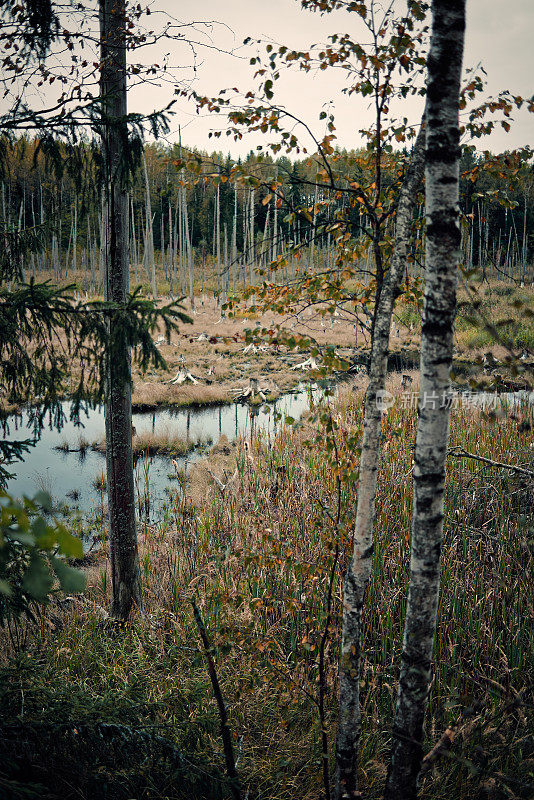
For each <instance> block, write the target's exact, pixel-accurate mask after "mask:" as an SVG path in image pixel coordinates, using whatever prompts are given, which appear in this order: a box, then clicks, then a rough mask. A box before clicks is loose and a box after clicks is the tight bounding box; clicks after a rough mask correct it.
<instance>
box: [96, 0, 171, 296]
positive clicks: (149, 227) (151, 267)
mask: <svg viewBox="0 0 534 800" xmlns="http://www.w3.org/2000/svg"><path fill="white" fill-rule="evenodd" d="M101 2H104V0H101ZM143 171H144V175H145V206H146V209H145V211H146V238H145V255H146V258H147V263H146V268H147V272H148V274H149V276H150V280H151V282H152V297H153V299H154V300H157V299H158V285H157V282H156V257H155V254H154V227H153V224H152V203H151V201H150V183H149V181H148V169H147V165H146V155H145V153H144V152H143Z"/></svg>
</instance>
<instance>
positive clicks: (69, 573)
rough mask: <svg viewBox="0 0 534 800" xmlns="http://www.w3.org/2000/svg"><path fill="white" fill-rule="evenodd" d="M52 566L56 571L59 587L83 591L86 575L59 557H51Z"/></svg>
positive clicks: (69, 590)
mask: <svg viewBox="0 0 534 800" xmlns="http://www.w3.org/2000/svg"><path fill="white" fill-rule="evenodd" d="M50 561H51V563H52V568H53V570H54V572H55V573H56V575H57V577H58V580H59V582H60V584H61V588H62V589H63V591H65V592H83V591H84V589H85V584H86V577H85V575H84V574H83V572H82V571H81V570H80V569H75V568H74V567H69V566H68V565H67V564H65V562H64V561H61V559H59V558H51V559H50Z"/></svg>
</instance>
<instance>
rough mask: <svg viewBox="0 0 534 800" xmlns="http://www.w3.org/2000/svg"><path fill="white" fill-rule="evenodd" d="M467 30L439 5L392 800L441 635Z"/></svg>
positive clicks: (411, 793)
mask: <svg viewBox="0 0 534 800" xmlns="http://www.w3.org/2000/svg"><path fill="white" fill-rule="evenodd" d="M464 31H465V0H434V2H433V3H432V38H431V42H430V51H429V55H428V77H427V141H426V156H425V179H426V220H427V228H426V270H425V295H424V311H423V327H422V335H421V387H420V396H419V423H418V427H417V438H416V444H415V465H414V487H415V488H414V503H413V518H412V551H411V563H410V589H409V593H408V606H407V610H406V623H405V629H404V642H403V652H402V664H401V673H400V683H399V692H398V697H397V706H396V709H395V720H394V724H393V745H392V753H391V763H390V767H389V772H388V777H387V782H386V794H385V797H386V800H413V798H415V797H416V794H417V778H418V775H419V771H420V768H421V759H422V741H423V722H424V716H425V710H426V705H427V698H428V693H429V688H430V678H431V670H432V647H433V642H434V636H435V631H436V614H437V606H438V598H439V579H440V555H441V542H442V533H443V492H444V485H445V462H446V457H447V447H448V443H449V419H450V402H449V398H450V378H449V374H450V369H451V365H452V354H453V332H454V317H455V314H456V278H457V269H458V261H459V258H460V241H461V239H460V227H459V207H458V173H459V157H460V148H459V138H460V137H459V91H460V78H461V70H462V56H463V47H464Z"/></svg>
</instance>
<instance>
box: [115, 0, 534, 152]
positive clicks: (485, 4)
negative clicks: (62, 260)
mask: <svg viewBox="0 0 534 800" xmlns="http://www.w3.org/2000/svg"><path fill="white" fill-rule="evenodd" d="M151 8H152V10H153V12H155V11H157V10H158V9H159V10H161V11H165V12H168V13H169V14H170V15H172V16H175V17H176V18H177V19H179V20H180V21H181V22H189V21H192V20H197V21H209V20H215V21H218V22H220V23H223V24H222V25H214V26H213V28H212V30H211V39H212V42H213V44H214V45H218V46H220V47H222V48H226V49H231V48H239V46H240V45H241V43H242V41H243V39H244V38H245V37H247V36H251V37H252V38H254V39H255V38H265V39H271V40H273V41H276V42H277V43H283V44H286V45H288V46H289V47H290V48H293V49H297V50H300V49H303V50H306V49H308V48H309V46H310V45H311V44H312V43H315V42H321V41H325V39H326V36H327V35H328V34H330V33H334V32H345V31H347V32H350V33H351V34H352V35H353V36H355V37H358V36H363V35H364V31H363V28H362V27H361V25H359V24H358V23H360V20H359V18H358V16H357V15H356V14H354V13H350V14H349V13H346V12H335V13H332V14H328V15H324V16H320V15H318V14H313V13H311V12H309V11H303V10H302V9H301V6H300V2H299V1H298V0H270V2H265V0H225V2H218V1H217V0H201V1H200V2H198V0H197V2H193V0H180V1H179V2H178V1H177V0H154V2H153V3H152V5H151ZM467 10H468V18H467V30H466V46H465V57H464V65H465V66H466V67H473V66H476V65H477V64H479V63H482V64H483V65H484V67H485V69H486V71H487V73H488V74H487V81H488V91H489V92H491V93H496V92H497V91H498V90H500V89H503V88H507V89H510V91H512V92H513V93H514V94H521V95H522V96H524V97H525V96H527V97H530V96H532V94H533V93H534V81H533V79H532V76H533V75H534V47H533V45H532V34H533V32H534V0H506V2H505V1H504V0H467ZM161 19H162V17H161V16H160V15H158V14H155V15H154V16H151V17H150V18H149V20H150V22H151V24H153V26H154V28H156V27H158V25H159V24H161ZM156 20H157V22H156ZM224 26H228V28H229V29H231V30H229V29H228V28H225V27H224ZM204 40H206V41H207V39H204ZM166 49H168V50H169V51H170V53H169V55H170V58H169V62H170V64H172V65H175V66H183V65H185V64H187V63H190V52H189V50H188V49H187V48H185V47H184V45H175V44H172V45H171V47H167V48H166ZM239 52H240V53H241V54H242V55H245V53H246V58H241V59H240V58H237V57H232V56H229V55H221V54H216V53H215V52H213V51H211V52H210V51H209V50H203V49H202V48H199V49H198V56H199V64H198V68H197V80H196V82H195V84H194V86H195V88H196V89H197V90H198V91H201V92H203V93H206V94H209V95H212V94H216V93H217V92H218V90H219V89H222V88H225V87H234V86H236V87H238V88H239V89H243V90H244V91H247V90H248V89H249V88H251V85H252V80H251V79H252V74H253V71H254V69H255V68H254V67H251V66H250V65H249V58H250V56H251V55H253V54H254V53H253V51H251V50H250V47H249V48H246V49H245V48H243V49H241V50H240V51H239ZM147 54H148V51H147ZM343 85H344V83H343V76H342V75H341V74H340V72H338V71H334V70H330V69H329V70H327V71H325V72H322V73H317V74H315V75H311V74H308V75H304V74H298V72H297V71H296V70H292V71H291V72H286V74H285V75H284V76H283V79H281V80H280V81H278V82H277V83H276V84H275V92H276V94H275V100H276V101H277V102H279V103H281V104H283V105H285V106H286V108H288V109H289V110H290V111H291V112H292V113H294V114H295V115H296V116H298V117H300V118H302V119H304V120H305V121H306V122H307V123H308V124H310V126H311V127H312V128H313V129H314V132H315V133H317V134H320V135H321V136H322V135H323V134H324V130H323V129H322V128H321V123H319V121H318V116H319V113H320V111H321V108H322V107H323V104H324V103H327V102H329V101H333V103H334V106H335V109H336V110H337V113H336V123H337V134H338V144H339V145H340V146H343V147H347V148H350V147H357V146H358V145H359V144H361V139H360V137H359V134H358V129H359V128H361V127H364V126H365V124H366V123H367V122H370V120H371V116H370V115H369V114H368V112H367V103H366V101H365V100H364V99H362V98H358V97H354V96H353V97H351V98H347V97H345V95H343V94H341V88H342V86H343ZM168 97H170V91H169V87H163V88H161V89H159V90H158V89H157V88H156V87H154V86H151V87H150V88H146V87H143V88H139V89H136V90H134V92H133V93H132V95H131V100H130V108H131V109H132V110H140V111H148V110H152V109H153V108H154V107H155V106H156V105H157V103H158V102H159V103H160V104H161V105H163V103H164V102H165V100H166V99H167V98H168ZM400 113H401V114H402V115H403V116H407V117H409V118H410V120H412V119H413V121H414V122H417V120H418V118H419V115H420V104H418V102H417V101H415V100H408V101H405V103H404V104H403V107H402V109H400ZM513 116H514V118H515V122H514V123H513V125H512V130H511V132H510V133H509V134H506V133H505V132H504V131H503V130H502V129H501V128H499V130H498V131H497V132H495V133H493V134H492V135H491V136H490V137H485V138H484V139H482V140H477V142H476V144H477V146H478V147H479V148H480V149H486V148H487V149H491V150H493V151H495V152H497V151H501V150H503V149H510V148H513V147H517V146H520V145H525V144H530V145H532V146H534V115H533V114H529V113H528V112H526V111H525V110H523V111H521V112H515V113H514V115H513ZM221 123H223V120H222V119H219V118H216V117H215V115H213V114H211V115H207V117H205V116H202V117H199V116H197V115H196V114H195V113H194V110H193V109H192V108H188V107H187V105H186V104H185V103H182V102H181V103H180V105H179V106H178V107H177V113H176V115H175V116H174V117H173V119H172V122H171V125H172V132H171V135H170V136H169V140H170V141H173V140H175V139H177V135H178V125H180V126H181V128H182V140H183V142H184V143H185V144H188V145H190V146H197V147H200V148H205V149H209V150H211V149H214V150H215V149H217V150H219V149H220V150H222V151H223V152H227V151H230V152H231V154H232V155H234V156H235V155H239V154H244V153H246V152H248V150H250V149H254V148H255V146H256V144H257V143H258V142H259V141H261V139H260V138H256V139H254V140H252V139H250V138H249V139H246V140H245V141H242V142H240V143H234V141H233V139H231V138H230V137H226V136H224V134H223V136H222V137H221V138H220V139H209V138H208V131H209V130H210V129H212V128H217V127H223V128H224V124H221Z"/></svg>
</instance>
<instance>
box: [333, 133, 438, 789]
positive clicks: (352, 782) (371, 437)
mask: <svg viewBox="0 0 534 800" xmlns="http://www.w3.org/2000/svg"><path fill="white" fill-rule="evenodd" d="M423 164H424V126H423V124H422V125H421V129H420V131H419V134H418V136H417V140H416V142H415V146H414V149H413V153H412V158H411V163H410V166H409V169H408V172H407V174H406V178H405V180H404V183H403V186H402V189H401V193H400V198H399V206H398V210H397V229H396V236H395V249H394V254H393V258H392V261H391V267H390V269H389V270H388V272H387V274H386V278H385V282H384V286H383V289H382V294H381V297H380V303H379V307H378V311H377V315H376V324H375V335H374V337H373V343H372V350H371V362H370V370H369V373H370V374H369V386H368V388H367V393H366V397H365V414H364V423H363V440H362V453H361V456H360V475H359V482H358V506H357V510H356V522H355V525H354V549H353V555H352V559H351V562H350V563H349V566H348V569H347V574H346V577H345V584H344V588H343V643H342V653H341V665H340V682H339V724H338V734H337V742H336V797H337V798H338V800H341V798H343V799H344V798H356V797H359V793H358V778H357V759H358V747H359V739H360V733H361V726H362V719H361V711H360V699H359V683H360V647H361V632H362V615H363V602H364V595H365V589H366V586H367V583H368V580H369V576H370V574H371V566H372V558H373V547H374V544H373V529H374V519H375V499H376V478H377V471H378V463H379V449H380V433H381V427H382V411H383V409H384V399H385V398H384V387H385V383H386V372H387V357H388V350H389V332H390V328H391V317H392V314H393V306H394V303H395V299H396V297H397V294H398V287H399V283H400V282H401V280H402V278H403V276H404V271H405V263H406V257H407V254H408V247H409V242H410V234H411V224H412V219H413V212H414V208H415V200H416V195H417V190H418V188H419V186H420V183H421V179H422V176H423Z"/></svg>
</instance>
